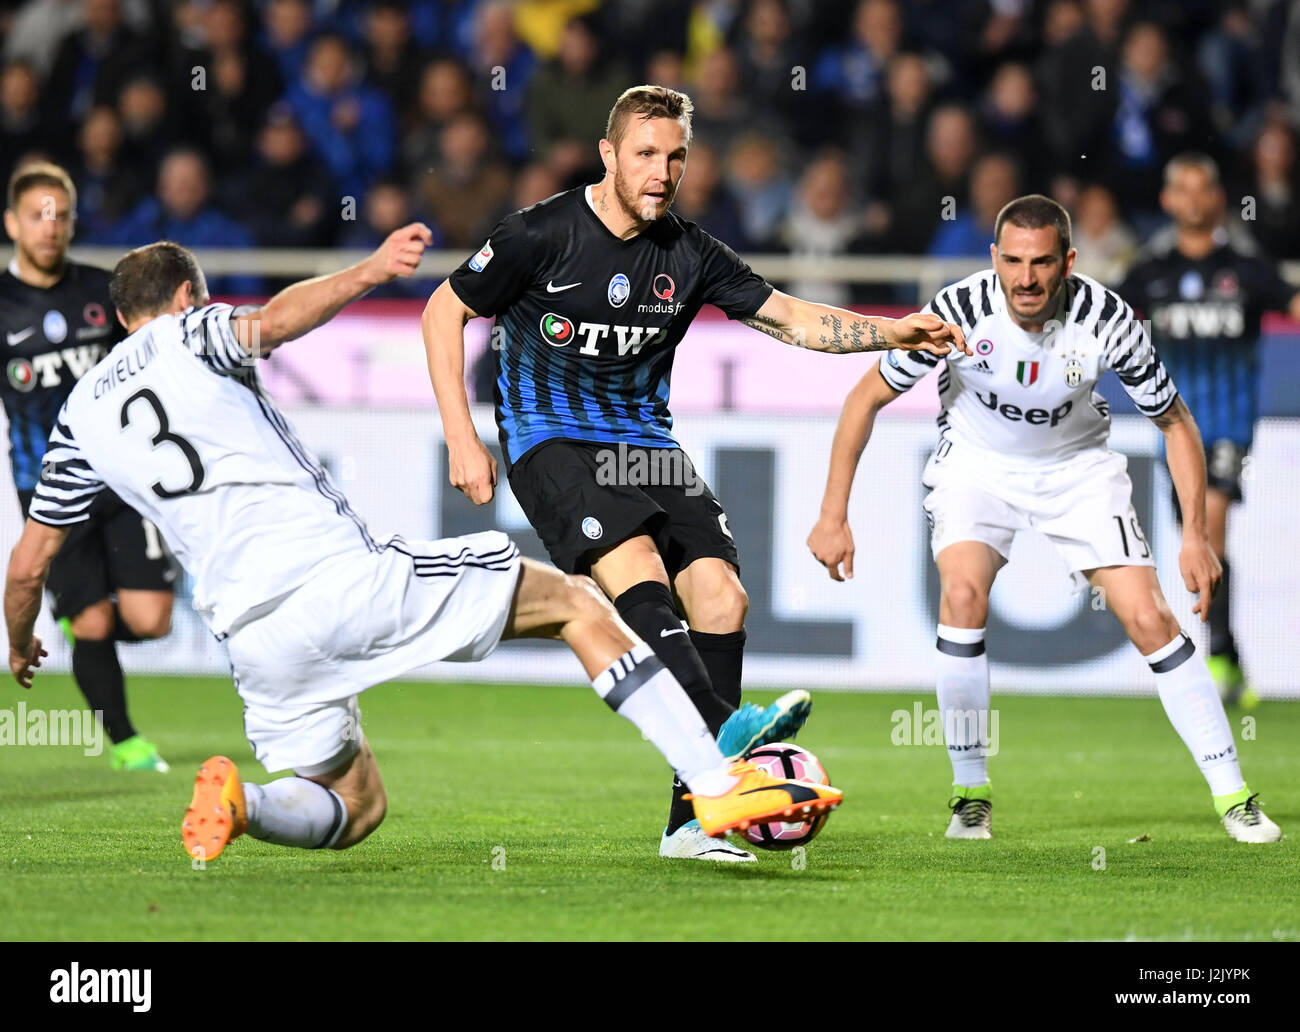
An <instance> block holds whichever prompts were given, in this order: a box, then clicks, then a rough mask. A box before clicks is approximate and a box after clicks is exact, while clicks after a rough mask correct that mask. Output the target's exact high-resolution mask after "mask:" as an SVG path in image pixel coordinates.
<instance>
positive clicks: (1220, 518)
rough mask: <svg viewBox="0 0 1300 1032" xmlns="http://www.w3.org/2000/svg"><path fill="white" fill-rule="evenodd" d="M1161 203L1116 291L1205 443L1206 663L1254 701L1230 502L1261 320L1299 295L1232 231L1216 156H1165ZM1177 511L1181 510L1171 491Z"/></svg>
mask: <svg viewBox="0 0 1300 1032" xmlns="http://www.w3.org/2000/svg"><path fill="white" fill-rule="evenodd" d="M1160 203H1161V204H1162V205H1163V206H1164V209H1165V211H1166V212H1168V213H1169V214H1170V215H1171V216H1172V217H1173V219H1174V225H1173V226H1172V227H1170V228H1169V229H1167V230H1164V231H1162V232H1161V233H1159V234H1157V235H1156V236H1155V238H1154V239H1152V241H1151V243H1150V244H1149V245H1148V246H1147V247H1146V249H1145V250H1144V251H1143V253H1142V254H1140V255H1139V256H1138V259H1137V261H1136V262H1135V263H1134V265H1133V266H1132V268H1130V269H1129V272H1128V276H1127V278H1126V279H1125V280H1124V284H1123V286H1121V287H1120V292H1121V294H1123V296H1124V297H1125V298H1126V299H1127V300H1128V301H1129V302H1131V303H1132V305H1133V306H1134V307H1135V308H1136V309H1137V310H1138V312H1139V313H1140V314H1142V315H1143V316H1144V317H1145V318H1146V319H1147V321H1148V322H1149V324H1150V327H1151V339H1152V343H1153V344H1154V345H1155V346H1156V348H1157V350H1158V351H1159V352H1160V357H1161V358H1162V359H1163V360H1164V362H1165V364H1166V366H1167V367H1168V369H1169V372H1170V375H1171V376H1172V377H1173V379H1174V382H1175V383H1177V384H1178V390H1179V393H1180V394H1181V395H1182V397H1183V400H1184V401H1185V402H1186V403H1187V407H1188V408H1189V409H1191V411H1192V414H1193V415H1194V416H1195V417H1196V423H1197V426H1199V427H1200V430H1201V436H1202V437H1203V438H1204V441H1205V455H1206V465H1207V469H1208V485H1207V488H1206V493H1205V507H1206V513H1207V516H1208V520H1209V531H1210V547H1211V548H1213V549H1214V552H1215V554H1216V555H1217V556H1218V557H1219V562H1220V563H1221V564H1222V566H1223V582H1222V584H1221V585H1220V587H1219V591H1218V593H1217V594H1216V595H1215V596H1214V602H1213V604H1212V605H1211V606H1210V655H1209V657H1208V658H1207V660H1206V662H1207V663H1208V665H1209V668H1210V673H1211V675H1212V676H1213V677H1214V680H1215V682H1216V683H1217V684H1218V686H1219V692H1220V694H1221V695H1222V696H1223V698H1224V699H1225V700H1226V701H1228V702H1240V703H1241V704H1242V705H1243V706H1245V707H1247V708H1250V707H1253V706H1254V704H1255V703H1256V701H1257V699H1256V696H1255V693H1254V692H1253V691H1252V690H1251V689H1250V688H1249V687H1248V686H1247V684H1246V678H1245V675H1244V674H1243V672H1242V668H1241V657H1240V656H1239V655H1238V652H1237V642H1236V639H1235V638H1234V637H1233V633H1232V617H1231V610H1230V608H1229V607H1230V604H1231V594H1232V590H1231V589H1232V567H1231V566H1230V564H1229V562H1228V557H1227V540H1228V509H1229V508H1230V507H1231V505H1232V503H1233V502H1239V501H1241V480H1242V468H1243V463H1244V462H1245V459H1246V455H1247V453H1248V452H1249V450H1250V445H1251V440H1252V438H1253V437H1254V432H1255V420H1256V418H1257V416H1258V412H1259V386H1260V385H1259V334H1260V319H1261V317H1262V316H1263V314H1264V312H1266V311H1273V310H1277V311H1284V312H1288V313H1289V314H1290V316H1291V318H1292V319H1300V293H1297V292H1296V290H1295V288H1294V287H1292V286H1290V285H1289V284H1287V283H1286V282H1285V281H1284V280H1283V279H1282V277H1281V276H1280V275H1279V274H1278V271H1277V266H1276V265H1275V264H1274V263H1273V262H1271V261H1269V260H1267V259H1266V258H1265V257H1264V256H1263V255H1262V254H1261V253H1260V252H1259V251H1258V249H1257V247H1256V246H1255V244H1254V242H1253V241H1252V240H1251V239H1250V237H1249V236H1248V235H1246V234H1244V233H1231V234H1230V233H1229V232H1228V230H1227V228H1226V227H1225V225H1224V221H1223V217H1224V193H1223V187H1222V185H1221V184H1220V181H1219V169H1218V166H1217V165H1215V163H1214V160H1213V159H1212V158H1209V157H1207V156H1206V155H1204V154H1192V153H1188V154H1182V155H1179V156H1178V157H1176V158H1174V159H1173V160H1172V161H1170V162H1169V164H1168V166H1167V167H1166V168H1165V181H1164V189H1163V190H1162V191H1161V194H1160ZM1175 510H1176V511H1177V512H1179V513H1181V509H1179V508H1177V499H1176V498H1175Z"/></svg>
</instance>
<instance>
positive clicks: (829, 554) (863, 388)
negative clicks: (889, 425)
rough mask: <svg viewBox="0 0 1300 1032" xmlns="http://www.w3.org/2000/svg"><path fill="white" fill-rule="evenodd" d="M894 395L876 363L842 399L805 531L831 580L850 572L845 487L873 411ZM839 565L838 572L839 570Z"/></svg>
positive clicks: (868, 434) (850, 479)
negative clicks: (821, 487)
mask: <svg viewBox="0 0 1300 1032" xmlns="http://www.w3.org/2000/svg"><path fill="white" fill-rule="evenodd" d="M897 397H898V391H896V390H894V388H892V387H890V386H889V384H887V383H886V382H885V378H884V377H883V376H882V375H881V374H880V366H879V365H876V366H873V367H872V368H871V371H870V372H869V373H867V375H866V376H864V377H863V378H862V379H861V380H859V381H858V383H857V386H855V387H854V388H853V390H851V391H850V392H849V396H848V397H847V398H845V399H844V408H843V409H842V410H841V411H840V421H839V422H838V423H837V424H836V425H835V440H834V442H832V444H831V465H830V472H829V473H827V475H826V490H825V492H824V493H823V494H822V509H821V515H820V516H819V517H818V519H817V523H816V524H815V525H814V526H813V529H812V533H811V534H809V535H808V548H809V549H810V550H811V551H812V554H813V555H814V556H816V557H817V561H818V562H819V563H821V564H822V565H823V566H825V567H826V570H827V572H829V573H830V575H831V579H832V580H837V581H842V580H849V579H851V578H852V577H853V532H852V531H851V530H850V529H849V492H850V491H852V490H853V475H854V473H855V472H856V471H857V468H858V459H860V458H861V457H862V452H863V450H864V449H865V448H866V446H867V441H869V440H870V439H871V429H872V427H873V426H875V423H876V413H877V412H879V411H880V410H881V409H882V408H884V407H885V406H886V405H888V404H889V403H890V402H891V401H893V400H894V399H895V398H897ZM841 564H843V573H842V574H841V572H840V567H841Z"/></svg>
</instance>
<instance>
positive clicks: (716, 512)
mask: <svg viewBox="0 0 1300 1032" xmlns="http://www.w3.org/2000/svg"><path fill="white" fill-rule="evenodd" d="M691 110H692V105H691V101H690V98H689V97H687V96H686V95H685V94H682V93H678V92H677V91H675V90H671V89H667V88H664V87H659V86H639V87H633V88H632V89H629V90H627V91H625V92H624V93H623V95H622V96H621V97H619V99H618V101H617V102H616V103H615V105H614V107H613V110H612V111H611V112H610V116H609V121H608V124H607V126H606V139H604V140H601V141H600V155H601V158H602V160H603V162H604V165H605V170H606V172H605V177H604V178H603V179H602V180H601V182H599V183H596V184H593V185H590V186H585V187H580V188H577V189H574V190H569V191H567V192H565V193H560V194H556V195H555V196H554V197H550V198H548V199H547V200H545V201H542V202H541V203H539V204H535V205H533V206H532V207H530V208H525V209H524V210H522V211H518V212H515V213H514V214H513V215H510V216H508V217H507V218H505V219H504V220H502V222H501V223H500V224H499V225H498V226H497V227H496V228H495V229H494V230H493V231H492V235H491V237H490V238H489V239H488V240H487V242H486V243H485V244H484V245H483V247H482V248H481V249H480V250H479V251H478V253H477V254H475V255H474V256H472V257H471V258H469V259H468V260H467V261H466V262H465V263H464V264H463V265H462V266H461V267H460V268H459V269H457V270H456V271H455V272H454V273H453V274H452V276H451V278H450V279H449V280H448V281H447V282H446V283H443V284H442V285H441V286H440V287H439V288H438V289H437V291H436V292H435V293H434V295H433V297H432V298H430V300H429V305H428V307H427V308H426V310H425V315H424V337H425V347H426V350H427V351H428V358H429V371H430V375H431V377H432V380H433V387H434V391H435V393H436V394H437V396H438V406H439V409H440V410H441V414H442V421H443V427H444V430H445V432H446V436H447V447H448V453H449V457H450V471H449V474H450V480H451V483H452V484H453V485H454V486H456V487H458V488H460V489H461V490H462V491H464V492H465V494H466V495H468V496H469V498H470V499H471V500H472V501H474V502H475V503H477V504H480V505H481V504H485V503H486V502H488V501H489V500H490V499H491V498H492V493H493V488H494V487H495V484H496V463H495V460H494V459H493V458H492V456H491V455H490V454H489V453H488V451H487V449H486V448H485V447H484V445H483V444H482V442H481V441H480V440H479V438H478V435H477V433H476V432H475V430H474V426H473V423H472V422H471V420H470V413H469V405H468V402H467V398H466V392H465V374H464V369H465V361H464V359H465V356H464V327H465V323H466V322H467V321H468V320H469V319H471V318H474V317H475V316H495V317H496V326H495V328H494V330H493V334H494V345H493V346H494V348H495V352H496V356H497V373H498V375H497V381H496V392H495V393H496V411H497V424H498V427H499V429H500V437H501V448H502V452H503V455H504V458H505V463H506V470H507V473H508V475H509V478H510V487H511V489H512V490H513V492H514V495H515V497H516V498H517V499H518V501H519V504H520V506H521V507H522V508H523V510H524V513H525V514H526V515H527V516H528V519H529V521H530V522H531V523H532V525H533V527H534V528H535V529H536V530H537V532H538V534H539V536H540V537H541V539H542V541H543V543H544V544H545V545H546V548H547V550H548V551H549V552H550V555H551V559H552V560H553V561H554V562H555V564H556V565H557V566H559V567H560V569H562V570H564V571H565V572H566V573H581V574H587V573H589V574H590V575H591V576H592V577H593V578H594V579H595V581H596V582H597V583H598V584H599V585H600V587H601V589H602V590H603V591H604V592H605V593H606V594H607V595H609V597H610V598H611V599H613V600H614V604H615V606H616V607H617V609H618V611H619V613H620V614H621V615H622V617H623V619H624V620H625V621H626V622H627V623H628V624H629V625H630V626H631V628H632V629H633V630H634V631H635V632H636V633H637V634H638V635H640V636H641V637H642V638H643V639H644V640H645V641H646V642H648V643H649V644H650V646H651V648H653V649H654V650H655V652H656V654H658V655H659V657H660V659H661V660H663V662H664V663H665V665H666V666H667V667H668V668H669V669H670V670H672V671H673V673H674V675H675V676H676V677H677V679H678V681H680V682H681V684H682V685H683V687H685V688H686V691H687V693H688V694H689V695H690V696H691V699H692V701H693V702H694V703H695V705H696V707H697V708H698V709H699V711H700V713H701V715H702V716H703V717H704V719H705V721H706V723H707V724H708V725H709V728H710V730H712V731H713V732H714V733H715V734H716V735H718V741H719V743H720V744H721V745H722V747H723V751H724V752H727V753H728V754H729V755H730V754H731V738H732V734H733V730H734V728H735V727H736V726H737V725H747V723H749V722H750V721H751V719H752V718H753V717H754V707H752V706H746V707H741V708H740V709H739V710H737V707H738V706H740V695H741V689H740V682H741V661H742V655H743V649H744V644H745V630H744V622H745V611H746V607H747V604H748V599H747V597H746V595H745V591H744V588H743V587H742V586H741V582H740V578H739V567H740V557H739V555H738V554H737V551H736V546H735V542H734V541H733V540H732V537H731V532H730V531H729V530H728V528H727V516H726V513H725V512H724V511H723V508H722V505H721V504H720V503H719V502H718V500H717V498H715V497H714V495H713V492H712V491H710V490H709V488H708V486H707V485H706V484H705V483H704V482H703V480H702V479H700V477H699V476H698V474H697V473H696V471H695V468H694V466H693V465H692V463H691V461H690V459H689V458H688V457H687V456H686V455H685V453H684V452H683V451H682V450H681V448H680V447H678V444H677V441H676V440H675V439H674V437H673V435H672V416H671V414H670V413H669V410H668V392H669V382H670V377H671V373H672V363H673V354H674V350H675V348H676V347H677V344H678V343H679V342H680V341H681V339H682V337H683V335H684V334H685V333H686V330H687V329H688V328H689V327H690V324H691V321H692V320H693V319H694V318H695V315H696V313H697V312H699V310H700V308H701V307H702V306H703V305H705V304H713V305H716V306H718V307H719V308H721V309H722V310H723V311H724V312H725V313H726V314H727V315H728V316H730V317H731V318H732V319H739V320H741V321H743V322H744V323H745V324H746V325H748V326H751V327H753V328H754V329H757V330H759V331H760V332H762V333H766V334H767V335H769V336H771V337H775V338H776V339H777V340H780V341H783V342H785V343H788V344H794V345H796V346H799V347H806V348H809V349H812V350H816V351H828V352H837V353H849V352H858V351H873V350H883V349H886V348H892V347H903V348H908V349H917V348H921V349H925V350H929V351H931V352H933V353H934V354H938V355H941V354H947V353H948V352H949V351H950V350H951V349H952V347H953V346H956V347H961V348H964V346H965V341H964V338H963V337H962V335H961V331H960V330H959V329H957V328H956V327H954V326H952V325H951V324H950V323H946V322H944V321H943V320H942V319H941V318H939V317H938V316H936V315H911V316H908V317H907V318H905V319H897V320H894V319H878V318H869V317H863V316H859V315H856V314H854V313H853V312H850V311H846V310H844V309H840V308H832V307H829V306H827V305H818V304H811V303H809V302H806V301H801V300H799V299H798V298H794V297H790V296H789V295H787V294H783V293H781V292H780V291H776V290H773V289H772V287H771V285H770V284H768V283H766V282H765V281H764V280H763V279H762V277H760V276H758V275H756V274H755V273H754V272H753V271H752V270H751V269H750V268H749V266H748V265H746V264H745V263H744V262H742V261H741V260H740V259H739V258H738V257H737V256H736V255H735V253H734V252H732V251H731V249H730V248H728V247H727V246H726V245H725V244H723V243H720V242H719V241H718V240H715V239H714V238H713V237H711V236H710V235H709V234H708V233H705V232H704V231H702V230H701V229H700V228H699V227H698V226H696V225H695V224H694V223H692V222H689V221H687V220H685V219H682V218H680V217H678V216H677V215H675V214H673V213H672V212H671V211H670V210H669V209H670V207H671V205H672V202H673V197H674V195H675V194H676V192H677V186H678V183H679V182H680V181H681V177H682V174H683V172H684V171H685V168H686V157H687V150H688V148H689V145H690V139H691ZM674 594H675V595H676V596H677V598H679V599H680V600H681V604H682V609H683V611H684V615H685V617H686V621H685V623H683V620H682V614H679V612H678V610H677V607H676V602H675V600H674ZM808 705H809V702H808V696H807V693H806V692H791V693H788V694H787V695H786V696H783V697H782V699H781V700H778V702H777V703H775V704H773V706H772V707H770V708H769V710H770V713H769V715H767V716H766V717H765V718H764V720H763V721H761V722H762V723H772V724H778V723H786V724H788V725H789V729H790V730H793V729H797V727H798V726H799V724H801V723H802V721H803V719H804V717H805V716H806V713H807V707H808ZM786 733H787V734H788V733H789V731H788V730H787V732H786ZM735 751H741V750H739V749H737V750H735ZM660 855H661V856H667V857H682V858H692V859H705V860H723V861H738V860H739V861H745V860H752V859H753V857H752V856H751V855H750V854H749V853H747V852H746V851H744V850H740V849H736V848H734V847H731V846H727V845H725V844H723V843H720V842H718V841H716V840H714V839H709V838H708V837H707V836H703V835H702V834H700V832H699V828H698V826H696V825H695V824H694V822H693V821H692V820H691V808H690V806H689V805H688V804H687V802H686V801H685V800H684V798H683V794H682V789H681V786H680V785H678V786H677V787H676V790H675V796H674V803H673V806H672V810H671V812H670V815H669V821H668V827H667V828H666V830H665V834H664V836H663V838H662V840H661V843H660Z"/></svg>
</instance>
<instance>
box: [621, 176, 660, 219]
mask: <svg viewBox="0 0 1300 1032" xmlns="http://www.w3.org/2000/svg"><path fill="white" fill-rule="evenodd" d="M614 197H615V199H616V200H617V201H618V206H619V207H620V208H622V209H623V214H625V215H626V216H627V217H628V218H630V219H631V220H632V221H633V222H635V223H636V224H637V225H639V226H648V225H649V224H650V223H652V222H655V221H656V220H658V219H660V218H662V216H660V215H656V214H655V209H654V207H653V206H651V207H649V208H638V207H637V206H636V204H635V203H634V201H635V195H634V194H633V193H632V191H631V189H630V188H629V187H628V182H627V180H626V179H624V178H623V173H622V171H621V170H619V171H616V172H615V173H614ZM672 202H673V196H672V195H671V194H670V195H669V196H668V204H667V205H666V206H665V207H664V213H665V214H667V212H668V209H669V208H670V207H672Z"/></svg>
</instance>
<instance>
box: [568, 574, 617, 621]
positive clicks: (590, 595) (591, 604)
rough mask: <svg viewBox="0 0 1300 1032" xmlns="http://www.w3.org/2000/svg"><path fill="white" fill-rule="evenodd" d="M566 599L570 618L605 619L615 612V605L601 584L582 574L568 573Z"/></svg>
mask: <svg viewBox="0 0 1300 1032" xmlns="http://www.w3.org/2000/svg"><path fill="white" fill-rule="evenodd" d="M564 588H565V599H566V602H567V605H568V609H569V612H570V613H571V614H572V615H571V617H570V619H574V620H604V619H606V618H607V617H609V616H612V615H613V613H614V607H613V605H612V604H611V603H610V601H609V599H607V598H606V597H605V593H604V592H603V591H601V590H600V586H599V585H597V583H596V582H595V581H594V580H592V579H591V578H590V577H587V576H584V575H582V574H572V573H571V574H567V575H566V576H565V578H564Z"/></svg>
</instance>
